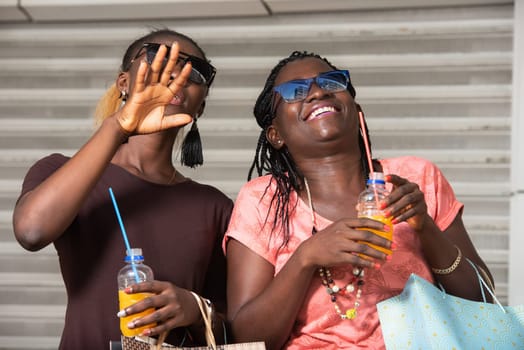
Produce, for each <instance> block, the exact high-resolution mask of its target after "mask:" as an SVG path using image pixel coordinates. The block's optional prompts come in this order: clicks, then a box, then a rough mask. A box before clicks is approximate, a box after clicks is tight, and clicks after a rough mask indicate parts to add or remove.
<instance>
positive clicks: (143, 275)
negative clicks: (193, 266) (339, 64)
mask: <svg viewBox="0 0 524 350" xmlns="http://www.w3.org/2000/svg"><path fill="white" fill-rule="evenodd" d="M124 261H125V262H126V265H125V266H124V267H123V268H122V269H120V271H119V272H118V277H117V280H118V300H119V304H120V310H123V309H124V308H126V307H128V306H130V305H133V304H135V303H136V302H138V301H140V300H142V299H144V298H147V297H148V296H150V295H152V294H151V293H133V294H127V293H125V292H124V289H126V288H127V287H129V286H130V285H132V284H136V283H141V282H146V281H152V280H153V279H154V276H153V270H151V268H150V267H149V266H147V265H146V264H144V256H143V255H142V249H140V248H132V249H130V250H128V251H127V255H126V257H125V259H124ZM154 311H155V309H154V308H150V309H147V310H145V311H142V312H140V313H136V314H132V315H128V316H124V317H121V318H120V331H121V332H122V335H124V336H126V337H133V336H135V335H140V334H141V333H142V332H143V331H144V330H145V329H147V328H151V327H154V326H155V324H154V323H153V324H148V325H145V326H142V327H138V328H133V329H129V328H127V324H128V323H129V322H130V321H132V320H134V319H137V318H141V317H144V316H146V315H149V314H151V313H153V312H154Z"/></svg>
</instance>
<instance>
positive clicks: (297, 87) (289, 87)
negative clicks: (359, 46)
mask: <svg viewBox="0 0 524 350" xmlns="http://www.w3.org/2000/svg"><path fill="white" fill-rule="evenodd" d="M313 82H315V84H317V86H318V87H319V88H321V89H322V90H324V91H325V92H340V91H344V90H346V89H347V87H348V83H349V71H348V70H333V71H330V72H325V73H320V74H319V75H317V76H316V77H314V78H309V79H296V80H291V81H286V82H285V83H282V84H280V85H277V86H275V87H274V88H273V91H276V92H278V93H279V94H280V96H282V98H283V99H284V101H286V102H287V103H294V102H299V101H303V100H305V99H306V97H307V95H308V94H309V90H310V89H311V84H313Z"/></svg>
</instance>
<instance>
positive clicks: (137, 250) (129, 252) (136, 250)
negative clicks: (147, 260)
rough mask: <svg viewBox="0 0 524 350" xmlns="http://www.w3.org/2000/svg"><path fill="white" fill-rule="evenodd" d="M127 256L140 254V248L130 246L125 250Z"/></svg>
mask: <svg viewBox="0 0 524 350" xmlns="http://www.w3.org/2000/svg"><path fill="white" fill-rule="evenodd" d="M126 254H127V256H142V248H131V249H129V250H126Z"/></svg>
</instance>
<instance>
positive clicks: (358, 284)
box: [304, 178, 364, 320]
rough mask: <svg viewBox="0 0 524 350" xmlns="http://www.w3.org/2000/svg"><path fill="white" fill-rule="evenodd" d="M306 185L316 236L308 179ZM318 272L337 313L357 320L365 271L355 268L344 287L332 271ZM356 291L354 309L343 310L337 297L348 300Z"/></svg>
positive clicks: (312, 231) (325, 269) (322, 270)
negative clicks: (338, 284)
mask: <svg viewBox="0 0 524 350" xmlns="http://www.w3.org/2000/svg"><path fill="white" fill-rule="evenodd" d="M304 185H305V187H306V193H307V199H308V203H309V211H310V213H311V223H312V225H313V228H312V230H311V234H312V235H314V234H315V233H317V229H316V226H317V225H316V217H315V211H314V210H313V201H312V199H311V191H310V190H309V185H308V182H307V179H306V178H304ZM318 272H319V274H320V278H321V280H322V285H323V286H324V287H325V288H326V292H327V294H328V295H329V297H330V299H331V302H332V303H333V307H334V308H335V311H336V313H337V314H338V315H339V316H340V318H341V319H343V320H353V319H355V318H356V317H357V315H358V313H357V309H358V307H359V306H360V297H361V295H362V286H363V285H364V269H362V268H359V267H355V268H354V269H353V276H351V279H350V280H349V282H348V283H347V284H346V286H344V287H339V286H337V285H336V284H335V281H334V280H333V276H332V275H331V271H330V270H329V269H328V268H327V267H321V268H319V269H318ZM355 290H356V294H355V302H354V303H353V307H351V308H349V309H346V310H342V309H341V308H340V305H339V304H338V303H337V297H339V296H340V297H346V298H348V297H349V296H350V295H351V294H352V293H353V292H355Z"/></svg>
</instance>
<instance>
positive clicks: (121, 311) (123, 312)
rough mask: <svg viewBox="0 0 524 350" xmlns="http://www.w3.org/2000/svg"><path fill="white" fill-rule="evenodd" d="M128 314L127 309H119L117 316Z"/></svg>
mask: <svg viewBox="0 0 524 350" xmlns="http://www.w3.org/2000/svg"><path fill="white" fill-rule="evenodd" d="M126 315H127V314H126V310H120V311H118V313H117V314H116V317H125V316H126Z"/></svg>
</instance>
